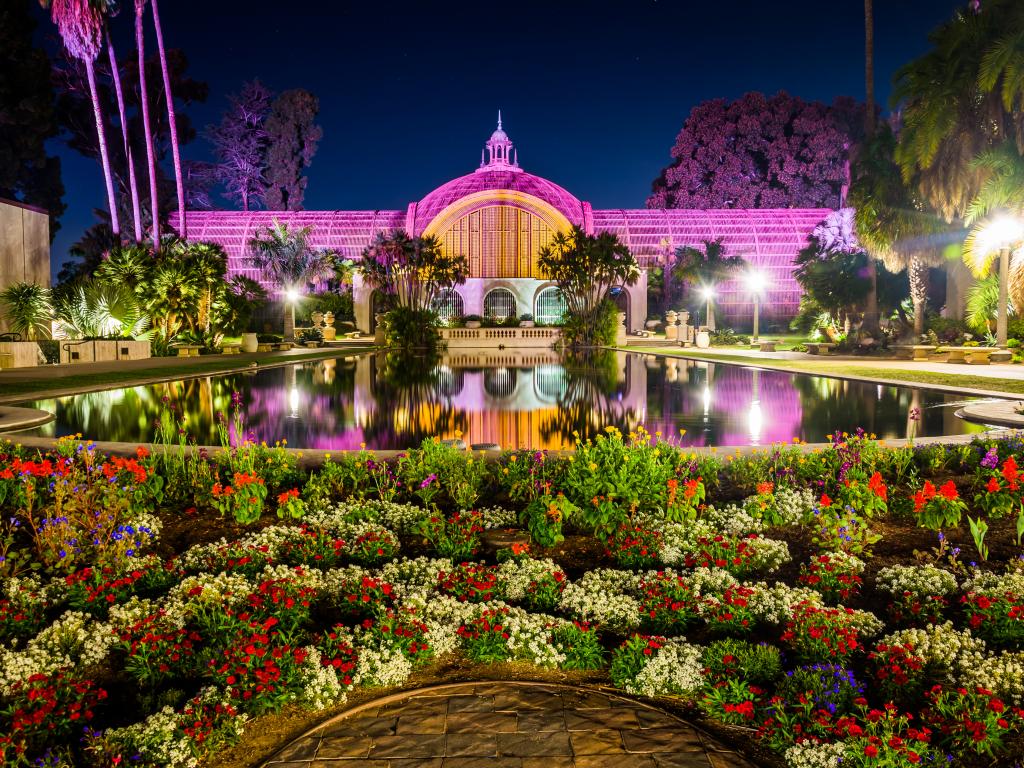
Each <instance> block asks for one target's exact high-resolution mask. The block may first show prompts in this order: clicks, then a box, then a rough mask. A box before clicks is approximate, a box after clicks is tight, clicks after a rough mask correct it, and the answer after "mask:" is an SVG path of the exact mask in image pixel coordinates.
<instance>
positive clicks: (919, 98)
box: [893, 0, 1024, 221]
mask: <svg viewBox="0 0 1024 768" xmlns="http://www.w3.org/2000/svg"><path fill="white" fill-rule="evenodd" d="M1021 34H1024V5H1022V4H1021V3H1019V2H1017V0H986V2H985V3H984V4H983V6H982V8H981V10H980V12H977V13H975V12H971V11H969V10H967V9H964V10H961V11H959V12H958V13H957V14H956V16H955V17H954V18H953V19H952V20H951V21H949V22H947V23H945V24H943V25H942V26H940V27H939V28H937V29H936V30H935V31H934V32H932V34H931V35H930V36H929V40H930V41H931V42H932V48H931V50H929V51H928V52H926V53H925V54H923V55H922V56H919V57H918V58H917V59H914V60H913V61H911V62H910V63H909V64H906V65H904V66H903V67H901V68H900V69H899V70H898V71H897V72H896V77H895V87H894V89H893V103H894V104H897V105H900V106H901V115H902V121H903V125H902V127H901V129H900V142H899V146H898V147H897V151H896V158H897V161H898V162H899V163H900V166H901V168H902V169H903V173H904V177H905V178H907V179H908V180H909V179H911V178H916V179H917V180H918V185H919V188H920V190H921V193H922V194H923V195H924V197H925V199H926V200H927V201H928V202H929V204H930V205H931V206H932V207H933V208H935V209H936V210H937V211H938V212H939V213H941V214H942V215H943V216H944V217H945V218H946V219H947V220H948V221H952V220H953V219H954V218H959V217H963V216H964V214H965V213H966V211H967V209H968V206H969V205H970V203H971V200H973V199H974V197H975V196H976V195H977V194H978V191H979V190H980V188H981V185H982V184H983V183H984V181H985V179H986V177H987V169H985V168H984V167H981V166H979V165H978V164H977V163H976V162H975V161H976V158H978V157H979V156H980V155H981V154H982V153H984V152H985V151H986V150H989V149H992V148H995V147H998V146H1000V145H1001V144H1003V143H1004V142H1007V141H1009V142H1013V143H1014V144H1015V145H1016V146H1017V149H1018V150H1019V151H1024V112H1022V111H1021V110H1020V109H1007V106H1006V105H1007V103H1009V104H1010V106H1011V107H1012V106H1013V104H1014V103H1015V102H1014V99H1015V98H1017V97H1015V96H1014V95H1013V94H1014V93H1016V92H1017V91H1018V90H1019V89H1020V86H1019V85H1018V84H1017V83H1018V81H1019V79H1020V73H1019V72H1016V73H1014V71H1013V70H1009V71H1007V70H1002V69H1001V68H1000V67H999V66H997V65H996V64H995V63H994V62H995V61H996V60H995V59H993V58H991V57H989V52H990V51H993V50H997V49H996V48H994V46H997V45H999V42H1000V41H1002V40H1004V39H1006V38H1011V39H1013V38H1014V36H1019V35H1021ZM1008 47H1009V48H1010V49H1012V46H1008ZM999 50H1001V49H999ZM1010 61H1012V59H1011V60H1010ZM1010 61H1008V62H1007V63H1010ZM986 62H988V67H986V66H985V64H986ZM1004 97H1009V101H1008V102H1006V101H1004Z"/></svg>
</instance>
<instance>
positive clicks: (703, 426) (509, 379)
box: [27, 351, 983, 449]
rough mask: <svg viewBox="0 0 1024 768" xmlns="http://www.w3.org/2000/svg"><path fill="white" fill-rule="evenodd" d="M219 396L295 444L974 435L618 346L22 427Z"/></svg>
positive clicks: (100, 398)
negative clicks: (629, 435)
mask: <svg viewBox="0 0 1024 768" xmlns="http://www.w3.org/2000/svg"><path fill="white" fill-rule="evenodd" d="M233 392H239V393H240V394H241V397H242V402H243V403H244V404H245V411H246V420H247V426H248V429H249V431H250V432H251V433H252V434H253V435H255V437H256V438H257V439H259V440H266V441H267V442H270V443H272V442H274V441H276V440H281V439H285V440H287V441H288V445H289V446H291V447H296V448H325V449H344V448H358V447H359V446H360V444H362V443H365V444H366V446H367V447H368V448H376V449H386V448H407V447H409V446H411V445H417V444H419V442H420V441H421V440H422V439H423V438H425V437H429V436H432V435H440V436H442V437H452V436H454V435H455V433H456V431H458V432H461V433H462V435H463V436H464V439H466V440H467V442H472V443H497V444H499V445H501V446H502V447H506V448H511V447H523V448H561V447H564V446H569V445H571V444H572V443H573V440H574V438H573V435H574V434H575V433H579V434H580V435H582V436H587V435H593V434H595V433H596V432H599V431H600V430H602V429H603V428H604V427H606V426H609V425H615V426H617V427H619V428H620V429H622V430H623V431H627V432H628V431H629V430H631V429H634V428H635V427H637V426H639V425H643V426H644V427H646V428H647V429H648V430H649V431H650V432H652V433H654V432H661V433H662V434H663V435H664V436H665V437H666V438H675V439H677V440H678V441H679V442H680V443H681V444H683V445H691V446H709V445H766V444H769V443H773V442H783V441H789V440H792V439H793V438H800V439H802V440H806V441H808V442H821V441H824V440H825V439H826V435H827V434H828V433H829V432H831V431H833V430H834V429H840V430H850V431H852V430H853V429H855V428H856V427H858V426H860V427H864V428H865V429H866V430H868V431H869V432H875V433H877V434H878V436H879V437H883V438H896V437H906V436H907V435H908V430H913V431H914V434H915V435H916V436H918V437H928V436H935V435H944V434H959V433H965V432H979V431H982V430H983V427H980V426H978V425H973V424H969V423H966V422H964V421H962V420H961V419H958V418H957V417H956V416H955V415H954V411H955V410H956V407H957V406H959V405H960V404H962V403H963V402H964V399H963V398H962V397H958V396H955V395H947V394H943V393H941V392H936V391H934V390H928V389H920V388H916V387H897V386H884V385H877V384H869V383H864V382H856V381H847V380H842V379H830V378H826V377H821V376H809V375H806V374H799V373H789V372H784V371H763V370H756V369H753V368H744V367H741V366H736V365H726V364H722V363H705V362H698V361H692V360H681V359H669V358H663V357H655V356H652V355H641V354H632V353H624V352H607V353H603V354H601V355H600V356H599V357H597V358H595V359H591V360H588V361H587V362H585V363H581V362H567V361H563V360H560V359H559V358H558V357H557V356H556V355H555V354H554V353H553V352H545V351H529V352H527V351H524V352H522V353H518V352H515V351H495V352H481V353H479V354H474V353H461V352H460V353H458V354H453V355H451V356H445V357H442V358H441V359H440V361H438V362H435V363H431V364H429V365H422V364H421V365H417V364H415V361H413V362H412V363H410V361H408V360H406V361H400V362H396V361H394V360H393V359H390V358H388V357H386V356H385V355H383V354H366V355H362V356H358V357H338V358H331V359H327V360H318V361H310V362H303V363H296V364H294V365H287V366H281V367H275V368H262V369H257V370H252V371H246V372H240V373H233V374H228V375H217V376H206V377H201V378H193V379H186V380H182V381H175V382H168V383H160V384H150V385H146V386H139V387H127V388H123V389H112V390H107V391H104V392H95V393H87V394H80V395H74V396H70V397H62V398H58V399H50V400H36V401H33V402H31V403H27V404H28V405H31V406H33V407H37V408H42V409H44V410H48V411H50V412H52V413H54V414H55V415H56V420H55V421H54V422H51V423H50V424H47V425H46V426H44V427H40V428H38V429H35V430H32V431H31V432H29V434H37V435H46V436H55V435H65V434H74V433H77V432H80V433H82V434H83V435H86V436H87V437H91V438H94V439H98V440H121V441H127V442H150V441H151V440H152V438H153V435H154V429H153V422H154V421H155V420H157V419H158V418H159V417H160V414H161V412H162V411H164V410H165V409H167V408H175V409H177V410H179V411H180V412H181V413H182V414H184V417H185V420H186V424H187V431H188V432H189V434H190V435H191V436H192V437H193V438H195V440H196V441H197V442H198V443H199V444H206V445H213V444H216V443H217V418H218V414H219V413H223V412H226V411H228V409H229V407H230V404H231V395H232V393H233ZM915 409H916V410H915ZM912 412H919V413H920V420H918V421H914V420H912V418H911V414H912ZM683 430H685V432H684V433H682V434H681V431H683Z"/></svg>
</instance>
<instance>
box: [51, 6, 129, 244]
mask: <svg viewBox="0 0 1024 768" xmlns="http://www.w3.org/2000/svg"><path fill="white" fill-rule="evenodd" d="M48 2H49V0H43V4H44V7H45V6H46V4H47V3H48ZM49 5H50V16H51V18H52V19H53V22H54V24H56V25H57V31H58V32H59V33H60V36H61V39H62V40H63V41H64V47H65V48H67V50H68V53H70V54H71V55H72V56H73V57H74V58H76V59H78V60H79V61H81V62H82V64H83V65H84V67H85V76H86V79H87V80H88V82H89V96H90V98H91V99H92V112H93V119H94V120H95V121H96V140H97V144H98V145H99V151H100V165H101V166H102V167H103V179H104V181H105V183H106V186H107V206H108V207H109V208H110V226H111V229H113V231H114V235H115V236H120V234H121V225H120V222H119V221H118V216H117V199H116V198H115V196H114V176H113V174H112V173H111V170H110V158H109V156H108V154H107V131H106V127H105V124H104V121H103V109H102V107H101V106H100V97H99V91H98V90H97V88H96V58H97V57H98V56H99V53H100V49H101V48H102V47H103V39H102V34H103V13H102V10H101V8H102V5H101V3H98V2H95V0H52V2H49Z"/></svg>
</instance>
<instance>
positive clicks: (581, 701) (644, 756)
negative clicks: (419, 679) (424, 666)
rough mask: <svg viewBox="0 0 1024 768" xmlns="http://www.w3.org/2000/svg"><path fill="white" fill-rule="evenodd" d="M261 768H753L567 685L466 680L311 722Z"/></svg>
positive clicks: (653, 715)
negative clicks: (311, 726) (307, 729)
mask: <svg viewBox="0 0 1024 768" xmlns="http://www.w3.org/2000/svg"><path fill="white" fill-rule="evenodd" d="M263 766H264V768H347V766H360V767H361V768H477V766H479V767H480V768H753V765H752V764H751V763H749V762H748V761H746V760H745V759H743V758H742V757H740V756H739V755H738V754H737V753H736V752H734V751H732V750H729V749H727V748H726V747H724V746H722V745H720V744H718V743H717V742H715V741H714V740H712V739H710V738H708V737H707V736H705V735H704V734H702V733H700V732H698V731H697V730H696V729H695V728H693V727H692V726H690V725H688V724H687V723H685V722H684V721H682V720H680V719H678V718H676V717H674V716H672V715H670V714H668V713H666V712H663V711H661V710H657V709H652V708H650V707H646V706H644V705H642V704H638V703H637V702H634V701H630V700H629V699H626V698H622V697H619V696H614V695H607V694H604V693H596V692H591V691H587V690H581V689H577V688H569V687H563V686H552V685H524V684H515V683H468V684H463V685H451V686H442V687H438V688H429V689H424V690H421V691H413V692H411V693H407V694H400V695H397V696H391V697H388V698H386V699H383V700H380V701H377V702H371V703H369V704H367V705H364V706H361V707H357V708H355V709H353V710H351V711H349V712H346V713H344V714H342V715H340V716H338V717H336V718H333V719H332V720H329V721H328V722H326V723H324V724H322V725H320V726H318V727H317V728H315V729H314V730H312V731H310V732H309V733H307V734H305V735H304V736H301V737H300V738H298V739H296V740H295V741H293V742H292V743H291V744H289V745H288V746H287V747H285V748H284V749H282V750H281V751H280V752H278V753H277V754H276V755H275V756H274V757H273V758H271V759H270V760H269V761H268V762H266V763H264V764H263Z"/></svg>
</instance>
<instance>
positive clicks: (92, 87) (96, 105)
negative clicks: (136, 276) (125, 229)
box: [83, 58, 121, 239]
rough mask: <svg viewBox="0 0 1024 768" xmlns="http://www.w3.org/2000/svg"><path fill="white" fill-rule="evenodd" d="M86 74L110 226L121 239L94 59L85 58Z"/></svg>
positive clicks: (115, 235) (116, 236)
mask: <svg viewBox="0 0 1024 768" xmlns="http://www.w3.org/2000/svg"><path fill="white" fill-rule="evenodd" d="M83 63H84V64H85V76H86V79H87V80H88V81H89V96H90V97H91V98H92V114H93V117H94V118H95V119H96V141H97V143H98V144H99V149H100V165H102V166H103V180H104V181H105V182H106V185H107V205H108V206H109V207H110V228H111V229H112V230H113V232H114V237H115V238H118V239H120V235H121V224H120V222H119V221H118V217H117V198H116V197H115V196H114V177H113V176H112V175H111V173H110V157H109V156H108V155H107V129H106V127H105V126H104V125H103V112H102V110H101V109H100V95H99V92H98V91H97V90H96V69H95V67H94V64H93V60H92V59H89V58H86V59H84V62H83Z"/></svg>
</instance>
